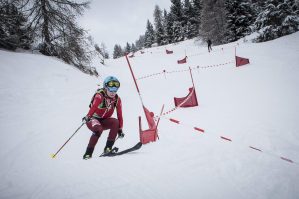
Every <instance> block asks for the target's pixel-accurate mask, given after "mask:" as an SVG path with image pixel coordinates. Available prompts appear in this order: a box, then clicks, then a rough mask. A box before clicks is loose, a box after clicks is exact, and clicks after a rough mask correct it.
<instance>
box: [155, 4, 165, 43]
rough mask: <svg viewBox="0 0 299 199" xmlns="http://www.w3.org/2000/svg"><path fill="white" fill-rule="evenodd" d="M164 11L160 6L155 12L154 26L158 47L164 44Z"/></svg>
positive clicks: (156, 7)
mask: <svg viewBox="0 0 299 199" xmlns="http://www.w3.org/2000/svg"><path fill="white" fill-rule="evenodd" d="M162 20H163V19H162V11H161V9H160V7H159V6H158V5H156V6H155V10H154V25H155V33H156V34H155V36H156V39H155V40H156V42H157V44H158V46H160V45H162V44H163V37H164V28H163V25H162Z"/></svg>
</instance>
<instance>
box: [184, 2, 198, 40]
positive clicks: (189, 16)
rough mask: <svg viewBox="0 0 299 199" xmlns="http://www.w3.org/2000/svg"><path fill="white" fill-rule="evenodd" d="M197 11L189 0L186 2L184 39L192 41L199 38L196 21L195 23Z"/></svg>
mask: <svg viewBox="0 0 299 199" xmlns="http://www.w3.org/2000/svg"><path fill="white" fill-rule="evenodd" d="M195 17H196V16H195V11H194V8H193V6H192V4H191V3H190V1H189V0H185V3H184V6H183V26H184V27H185V28H184V37H185V38H187V39H191V38H194V37H196V36H197V34H196V21H195Z"/></svg>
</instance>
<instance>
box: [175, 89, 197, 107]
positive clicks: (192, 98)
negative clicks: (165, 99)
mask: <svg viewBox="0 0 299 199" xmlns="http://www.w3.org/2000/svg"><path fill="white" fill-rule="evenodd" d="M192 90H193V87H192V88H189V94H188V95H187V96H186V97H181V98H178V97H175V98H174V104H175V106H176V107H177V106H179V105H180V104H181V103H182V102H183V101H184V100H185V99H187V98H189V99H188V100H186V101H185V103H183V104H182V105H181V106H180V107H194V106H198V101H197V97H196V92H195V90H194V92H193V93H192ZM190 95H191V96H190Z"/></svg>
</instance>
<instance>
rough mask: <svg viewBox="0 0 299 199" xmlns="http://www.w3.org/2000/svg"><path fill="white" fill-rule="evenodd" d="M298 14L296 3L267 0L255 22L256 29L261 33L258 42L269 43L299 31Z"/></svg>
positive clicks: (288, 0)
mask: <svg viewBox="0 0 299 199" xmlns="http://www.w3.org/2000/svg"><path fill="white" fill-rule="evenodd" d="M297 12H298V8H296V4H295V1H292V0H286V1H284V0H267V1H266V6H265V7H264V9H263V11H262V12H261V13H260V14H259V15H258V17H257V20H256V22H255V29H256V30H259V32H260V35H259V37H258V38H257V41H258V42H261V41H269V40H272V39H276V38H278V37H281V36H284V35H287V34H291V33H294V32H296V31H298V30H299V16H298V14H297Z"/></svg>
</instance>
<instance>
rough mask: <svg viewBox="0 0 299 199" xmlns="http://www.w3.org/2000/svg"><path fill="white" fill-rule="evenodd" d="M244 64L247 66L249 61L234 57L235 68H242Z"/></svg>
mask: <svg viewBox="0 0 299 199" xmlns="http://www.w3.org/2000/svg"><path fill="white" fill-rule="evenodd" d="M245 64H249V59H247V58H243V57H238V56H236V66H237V67H239V66H243V65H245Z"/></svg>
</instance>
